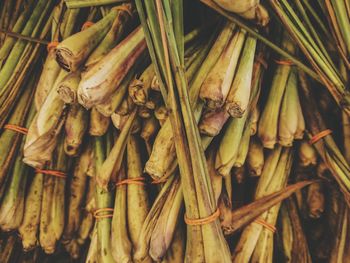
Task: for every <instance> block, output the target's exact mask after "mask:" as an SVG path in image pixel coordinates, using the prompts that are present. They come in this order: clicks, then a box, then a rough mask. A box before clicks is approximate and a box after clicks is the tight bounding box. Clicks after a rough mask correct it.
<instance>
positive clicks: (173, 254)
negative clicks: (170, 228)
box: [161, 223, 186, 263]
mask: <svg viewBox="0 0 350 263" xmlns="http://www.w3.org/2000/svg"><path fill="white" fill-rule="evenodd" d="M183 228H184V225H183V224H181V223H179V224H178V225H177V227H176V230H175V235H174V239H173V240H172V243H171V246H170V248H169V249H168V251H167V253H166V255H165V257H164V258H163V260H162V261H161V262H162V263H182V262H184V257H185V248H186V244H185V234H184V231H183Z"/></svg>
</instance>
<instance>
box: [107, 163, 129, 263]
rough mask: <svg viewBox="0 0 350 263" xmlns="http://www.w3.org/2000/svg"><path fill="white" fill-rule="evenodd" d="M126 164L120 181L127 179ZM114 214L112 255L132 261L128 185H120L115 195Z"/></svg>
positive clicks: (122, 169)
mask: <svg viewBox="0 0 350 263" xmlns="http://www.w3.org/2000/svg"><path fill="white" fill-rule="evenodd" d="M126 177H127V176H126V169H125V165H122V167H121V169H120V171H119V176H118V177H117V178H118V180H119V181H122V180H124V179H126ZM114 211H115V212H114V214H113V218H112V234H111V240H112V241H111V245H112V255H113V258H114V260H115V261H116V262H121V263H131V262H132V255H131V251H132V243H131V242H130V239H129V233H128V220H127V215H128V214H127V211H128V206H127V185H119V186H118V189H117V191H116V195H115V202H114Z"/></svg>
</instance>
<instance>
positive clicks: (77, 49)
mask: <svg viewBox="0 0 350 263" xmlns="http://www.w3.org/2000/svg"><path fill="white" fill-rule="evenodd" d="M117 13H118V11H117V10H115V9H114V10H112V11H111V12H110V13H109V14H108V15H107V16H105V17H104V18H103V19H101V20H100V21H99V22H97V23H96V24H94V25H92V26H91V27H89V28H87V29H85V30H83V31H81V32H78V33H76V34H74V35H72V36H70V37H68V38H66V39H65V40H63V41H62V42H60V43H59V44H58V46H57V47H56V49H55V51H56V60H57V62H58V64H59V65H60V66H61V67H62V68H63V69H65V70H67V71H69V72H75V71H76V70H77V69H79V67H80V66H81V65H82V64H83V63H84V62H85V60H86V59H87V58H88V56H89V55H90V54H91V52H92V51H93V50H94V49H95V47H96V46H97V45H98V44H99V43H100V42H101V41H102V39H103V38H104V37H105V35H106V34H107V32H108V30H109V29H110V28H111V26H112V23H113V21H114V19H115V17H116V16H117Z"/></svg>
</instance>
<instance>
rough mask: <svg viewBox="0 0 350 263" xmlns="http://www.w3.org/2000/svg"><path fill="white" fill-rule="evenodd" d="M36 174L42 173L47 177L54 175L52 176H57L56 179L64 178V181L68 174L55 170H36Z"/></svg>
mask: <svg viewBox="0 0 350 263" xmlns="http://www.w3.org/2000/svg"><path fill="white" fill-rule="evenodd" d="M35 172H36V173H41V174H46V175H52V176H56V177H59V178H63V179H66V178H67V174H66V173H64V172H60V171H55V170H44V169H36V170H35Z"/></svg>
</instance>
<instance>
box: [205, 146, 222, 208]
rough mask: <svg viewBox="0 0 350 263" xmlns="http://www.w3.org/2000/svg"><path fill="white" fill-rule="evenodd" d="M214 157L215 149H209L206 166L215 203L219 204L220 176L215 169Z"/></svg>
mask: <svg viewBox="0 0 350 263" xmlns="http://www.w3.org/2000/svg"><path fill="white" fill-rule="evenodd" d="M215 155H216V149H215V148H214V147H209V149H208V154H207V165H208V172H209V175H210V180H211V183H212V185H213V191H214V198H215V201H216V203H219V198H220V195H221V192H222V181H223V180H222V176H221V175H220V174H219V173H218V172H217V171H216V169H215Z"/></svg>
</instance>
